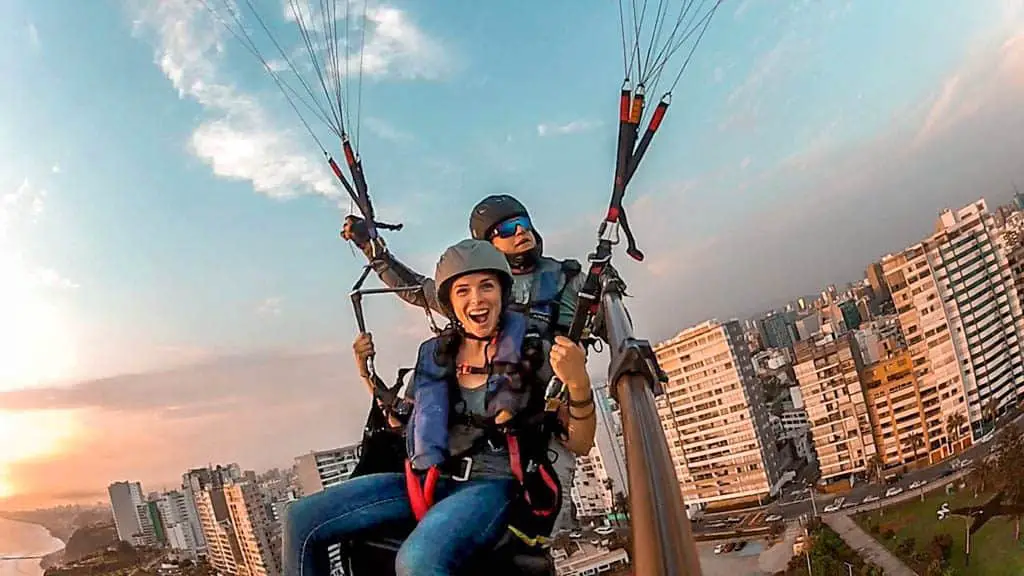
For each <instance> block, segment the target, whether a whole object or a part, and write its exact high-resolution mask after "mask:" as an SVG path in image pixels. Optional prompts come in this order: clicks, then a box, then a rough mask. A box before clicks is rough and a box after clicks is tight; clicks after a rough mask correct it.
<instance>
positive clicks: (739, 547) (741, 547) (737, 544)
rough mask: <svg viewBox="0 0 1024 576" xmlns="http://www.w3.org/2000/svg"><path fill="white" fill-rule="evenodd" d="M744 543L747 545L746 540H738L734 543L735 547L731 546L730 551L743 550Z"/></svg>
mask: <svg viewBox="0 0 1024 576" xmlns="http://www.w3.org/2000/svg"><path fill="white" fill-rule="evenodd" d="M746 545H747V541H746V540H740V541H739V542H737V543H736V547H735V548H733V549H732V551H733V552H739V551H740V550H743V547H744V546H746Z"/></svg>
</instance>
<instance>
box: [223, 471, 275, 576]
mask: <svg viewBox="0 0 1024 576" xmlns="http://www.w3.org/2000/svg"><path fill="white" fill-rule="evenodd" d="M223 491H224V500H225V502H226V503H227V507H228V512H229V514H230V517H231V524H232V526H233V527H234V529H235V537H236V539H237V541H238V548H239V551H240V552H241V560H242V563H243V565H244V570H240V571H239V574H244V575H246V576H277V575H279V574H280V573H281V566H280V563H279V558H280V556H281V551H280V549H279V548H278V547H277V546H275V545H274V542H273V538H272V535H271V534H270V530H269V529H270V522H269V520H268V519H267V517H266V513H265V510H264V507H263V498H262V496H261V495H260V493H259V489H258V486H257V485H256V484H255V483H254V482H253V481H251V480H241V481H233V482H232V483H231V484H227V485H225V486H224V488H223Z"/></svg>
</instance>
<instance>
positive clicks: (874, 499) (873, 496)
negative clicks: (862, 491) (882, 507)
mask: <svg viewBox="0 0 1024 576" xmlns="http://www.w3.org/2000/svg"><path fill="white" fill-rule="evenodd" d="M879 500H881V498H880V497H879V496H878V494H871V495H870V496H865V497H864V500H863V501H862V502H861V504H870V503H871V502H878V501H879Z"/></svg>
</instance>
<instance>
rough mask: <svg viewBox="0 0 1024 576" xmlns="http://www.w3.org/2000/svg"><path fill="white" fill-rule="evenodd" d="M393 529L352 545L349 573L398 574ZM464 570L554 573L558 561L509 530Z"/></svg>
mask: <svg viewBox="0 0 1024 576" xmlns="http://www.w3.org/2000/svg"><path fill="white" fill-rule="evenodd" d="M390 532H392V533H391V534H388V533H387V532H383V531H382V532H378V533H374V534H372V535H369V537H368V538H367V539H365V540H362V541H360V542H352V543H351V544H350V545H349V550H350V553H349V559H350V562H351V564H350V566H351V568H352V571H351V574H350V575H348V576H366V575H370V574H372V575H374V576H376V575H380V576H393V575H394V574H395V555H396V554H397V553H398V549H399V548H400V547H401V546H402V541H403V539H402V538H401V537H396V535H395V534H394V532H395V531H394V530H392V531H390ZM462 572H463V574H465V575H466V576H469V575H477V574H487V575H488V576H555V564H554V561H553V560H552V559H551V556H550V555H549V554H548V553H547V551H546V550H543V549H535V548H531V547H530V546H527V545H526V544H525V543H523V541H522V540H520V539H519V538H516V537H515V536H512V535H511V533H508V532H506V533H505V535H504V536H503V537H502V538H501V540H499V541H498V542H497V544H495V546H494V548H493V549H492V551H491V552H489V553H487V554H479V555H478V557H477V558H474V559H473V560H472V561H471V562H470V564H469V565H467V566H466V567H465V568H464V569H463V571H462Z"/></svg>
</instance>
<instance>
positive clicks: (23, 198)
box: [0, 178, 46, 233]
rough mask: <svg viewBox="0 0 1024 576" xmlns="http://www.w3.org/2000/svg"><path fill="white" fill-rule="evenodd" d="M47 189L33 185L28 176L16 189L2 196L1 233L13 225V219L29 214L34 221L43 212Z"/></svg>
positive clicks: (0, 198) (0, 206)
mask: <svg viewBox="0 0 1024 576" xmlns="http://www.w3.org/2000/svg"><path fill="white" fill-rule="evenodd" d="M44 198H46V190H44V189H42V188H37V187H35V186H33V185H32V184H31V183H30V182H29V180H28V178H25V179H24V180H22V182H21V184H20V185H19V186H18V188H16V189H15V190H14V192H9V193H7V194H5V195H3V196H0V233H2V232H3V230H4V229H5V228H7V227H9V226H13V224H14V223H13V222H11V220H12V219H16V218H17V217H18V216H23V215H25V214H28V215H29V216H30V218H31V219H32V220H33V221H34V220H35V219H36V218H38V217H39V215H40V214H42V213H43V208H44Z"/></svg>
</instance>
